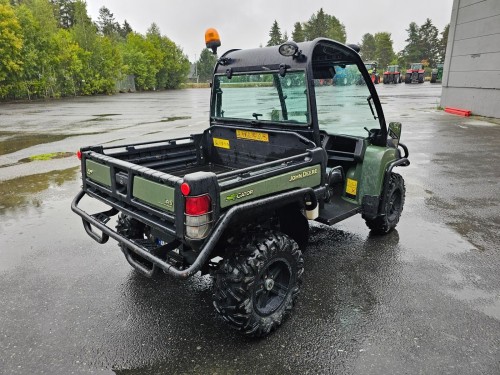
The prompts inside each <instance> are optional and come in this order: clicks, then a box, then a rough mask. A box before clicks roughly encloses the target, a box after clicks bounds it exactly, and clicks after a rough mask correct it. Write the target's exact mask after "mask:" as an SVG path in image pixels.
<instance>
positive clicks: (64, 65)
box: [54, 29, 84, 96]
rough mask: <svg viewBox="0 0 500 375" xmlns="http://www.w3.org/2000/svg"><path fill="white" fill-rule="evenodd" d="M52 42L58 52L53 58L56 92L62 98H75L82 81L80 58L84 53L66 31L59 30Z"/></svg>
mask: <svg viewBox="0 0 500 375" xmlns="http://www.w3.org/2000/svg"><path fill="white" fill-rule="evenodd" d="M54 41H55V42H56V44H57V50H58V54H57V56H55V63H56V81H57V92H58V93H59V94H60V95H62V96H67V95H74V96H76V95H78V94H79V92H78V87H79V83H80V82H81V80H82V79H83V62H82V60H81V59H80V56H83V55H84V51H83V50H82V48H81V47H80V46H79V45H78V44H77V43H76V42H75V41H74V40H73V39H72V38H71V34H70V32H69V31H68V30H65V29H60V30H59V31H58V32H57V34H56V35H55V38H54Z"/></svg>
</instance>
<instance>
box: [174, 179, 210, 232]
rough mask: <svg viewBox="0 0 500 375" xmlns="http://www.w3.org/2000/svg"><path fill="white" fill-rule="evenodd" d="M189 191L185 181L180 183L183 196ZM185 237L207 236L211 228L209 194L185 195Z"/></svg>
mask: <svg viewBox="0 0 500 375" xmlns="http://www.w3.org/2000/svg"><path fill="white" fill-rule="evenodd" d="M190 191H191V189H190V187H189V185H188V184H186V183H185V182H184V183H183V184H182V185H181V192H182V194H184V195H185V196H186V195H187V194H189V192H190ZM185 202H186V206H185V210H184V214H185V217H186V222H185V224H186V237H187V238H189V239H193V240H201V239H203V238H205V237H206V236H208V234H209V232H210V230H211V229H212V224H213V222H212V199H211V198H210V195H208V194H204V195H199V196H194V197H190V196H186V197H185Z"/></svg>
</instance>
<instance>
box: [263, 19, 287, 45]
mask: <svg viewBox="0 0 500 375" xmlns="http://www.w3.org/2000/svg"><path fill="white" fill-rule="evenodd" d="M282 43H283V37H282V36H281V30H280V27H279V25H278V21H276V20H274V22H273V26H271V30H270V31H269V40H268V41H267V44H266V46H267V47H270V46H277V45H280V44H282Z"/></svg>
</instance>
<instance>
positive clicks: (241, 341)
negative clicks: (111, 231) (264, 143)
mask: <svg viewBox="0 0 500 375" xmlns="http://www.w3.org/2000/svg"><path fill="white" fill-rule="evenodd" d="M378 91H379V95H380V96H381V98H382V102H383V106H384V109H385V113H386V118H387V119H388V120H389V121H391V120H392V121H401V122H402V123H403V133H402V142H404V143H405V144H406V145H407V146H408V147H409V149H410V160H411V165H410V166H409V167H407V168H400V169H399V170H397V172H399V173H401V174H402V175H403V176H404V178H405V181H406V188H407V194H406V204H405V207H404V212H403V215H402V218H401V221H400V223H399V225H398V227H397V230H395V231H394V232H392V233H390V234H389V235H387V236H382V237H380V236H372V235H371V234H370V232H369V231H368V229H367V228H366V226H365V224H364V222H363V220H362V219H361V217H360V216H355V217H353V218H350V219H348V220H346V221H344V222H342V223H340V224H338V225H335V226H333V227H327V226H323V225H319V224H313V225H312V226H311V232H312V236H311V241H310V243H309V245H308V247H307V249H306V251H305V255H304V257H305V274H304V284H303V287H302V290H301V295H300V298H299V302H298V303H297V305H296V307H295V309H294V311H293V315H292V316H291V317H290V318H289V319H288V320H287V321H286V322H285V323H284V325H283V326H282V327H281V328H280V329H279V330H278V331H276V332H275V333H273V334H272V335H270V336H269V337H267V338H265V339H260V340H258V339H249V338H246V337H242V336H240V335H239V334H237V333H236V332H234V331H233V330H231V329H229V328H228V327H227V326H226V325H225V324H224V323H223V322H222V321H221V319H220V318H218V317H217V316H216V314H215V312H214V309H213V307H212V293H211V286H212V282H211V280H210V278H209V277H207V276H205V277H200V276H195V277H193V278H192V279H190V280H188V281H178V280H174V279H172V278H169V277H167V276H166V275H163V276H161V277H159V278H158V279H146V278H143V277H141V276H140V275H137V274H136V273H135V272H134V271H133V270H132V269H131V268H130V266H129V265H128V263H127V262H126V261H125V259H124V258H123V256H122V254H121V252H120V251H119V249H118V247H117V246H116V243H114V242H113V241H112V240H110V241H109V243H107V244H105V245H99V244H97V243H96V242H94V241H93V240H92V239H90V237H88V236H87V235H86V234H85V232H84V230H83V227H82V225H81V221H80V219H79V217H77V216H76V215H75V214H73V213H72V212H71V210H70V202H71V200H72V198H73V197H74V195H76V193H77V192H78V190H79V186H80V180H79V178H80V175H79V171H78V165H79V164H78V160H77V159H76V157H61V158H58V159H54V160H48V161H27V159H28V160H29V158H30V157H32V156H35V155H42V154H46V153H53V152H61V153H65V152H74V151H76V150H77V149H78V148H79V147H80V146H84V145H90V144H97V143H103V144H120V143H132V142H139V141H149V140H156V139H162V138H172V137H178V136H183V135H187V134H190V133H195V132H198V131H201V130H202V129H203V128H204V127H205V126H206V125H207V116H208V108H207V106H208V97H209V92H208V90H204V89H199V90H183V91H177V92H159V93H145V94H121V95H116V96H111V97H99V98H76V99H68V100H60V101H52V102H39V103H14V104H1V105H0V374H88V373H104V374H113V373H115V374H127V375H132V374H134V375H135V374H193V373H194V374H333V373H335V374H500V279H499V275H500V210H499V208H500V194H499V192H500V168H499V166H498V163H499V160H500V124H499V123H500V122H499V121H496V123H495V121H490V120H487V119H483V118H475V117H473V118H463V117H457V116H453V115H449V114H447V113H444V112H443V111H441V110H438V109H437V106H438V105H439V96H440V94H441V87H440V86H439V85H431V84H429V83H424V84H422V85H404V84H400V85H389V86H386V85H379V86H378ZM61 155H63V154H61ZM83 203H84V204H85V205H87V206H86V207H88V208H89V209H91V208H94V207H95V208H97V204H96V203H95V202H91V201H86V202H83Z"/></svg>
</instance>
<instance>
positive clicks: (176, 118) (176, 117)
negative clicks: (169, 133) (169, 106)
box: [160, 116, 191, 122]
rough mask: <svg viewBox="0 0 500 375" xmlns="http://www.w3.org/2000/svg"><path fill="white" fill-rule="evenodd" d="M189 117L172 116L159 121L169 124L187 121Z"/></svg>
mask: <svg viewBox="0 0 500 375" xmlns="http://www.w3.org/2000/svg"><path fill="white" fill-rule="evenodd" d="M190 118H191V116H173V117H164V118H162V119H161V120H160V122H171V121H177V120H189V119H190Z"/></svg>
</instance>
